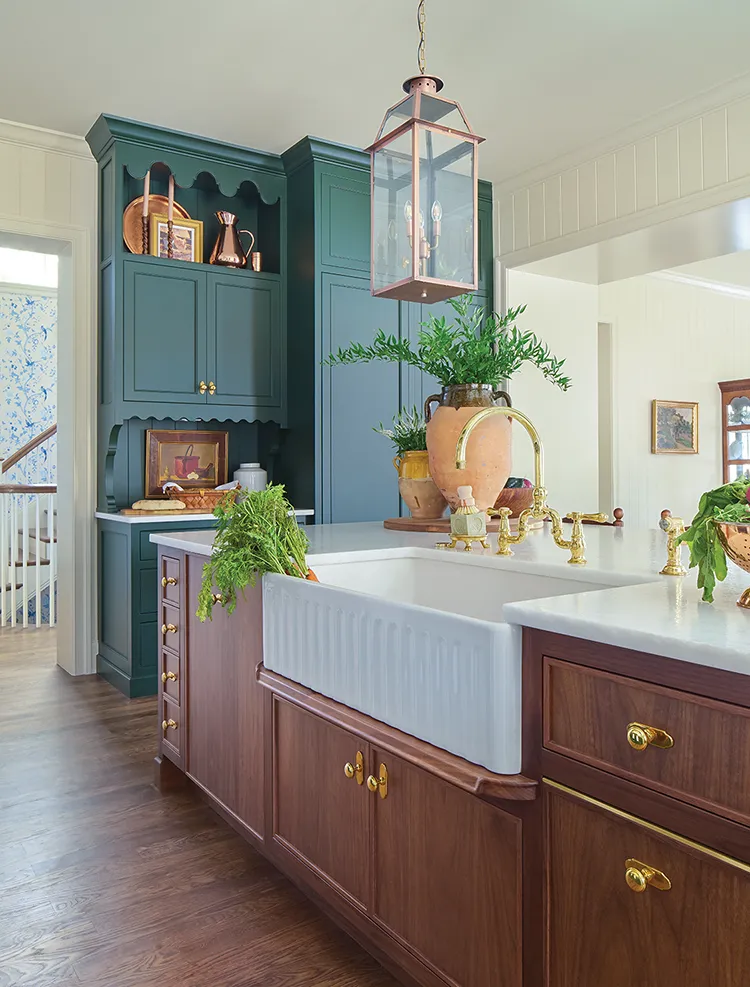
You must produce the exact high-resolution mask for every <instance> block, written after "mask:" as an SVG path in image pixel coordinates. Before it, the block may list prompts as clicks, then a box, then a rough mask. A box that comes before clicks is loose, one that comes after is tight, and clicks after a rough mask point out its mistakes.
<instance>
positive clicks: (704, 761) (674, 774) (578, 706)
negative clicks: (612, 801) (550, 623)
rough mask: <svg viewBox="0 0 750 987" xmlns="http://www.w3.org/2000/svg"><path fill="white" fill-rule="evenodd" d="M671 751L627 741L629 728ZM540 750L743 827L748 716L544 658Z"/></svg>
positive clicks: (749, 793)
mask: <svg viewBox="0 0 750 987" xmlns="http://www.w3.org/2000/svg"><path fill="white" fill-rule="evenodd" d="M633 722H635V723H641V724H645V725H648V726H651V727H656V728H658V729H660V730H664V731H666V732H667V733H668V734H669V735H670V736H671V737H672V738H673V740H674V746H673V747H671V748H669V749H660V748H658V747H655V746H651V745H649V746H648V747H646V748H645V750H642V751H639V750H635V749H634V748H632V747H631V746H630V744H629V743H628V738H627V728H628V724H629V723H633ZM544 746H545V747H546V748H547V749H548V750H550V751H555V752H557V753H558V754H564V755H566V756H568V757H573V758H576V759H577V760H579V761H583V762H584V763H586V764H591V765H593V766H594V767H598V768H603V769H604V770H605V771H609V772H611V773H613V774H616V775H620V776H621V777H623V778H627V779H629V780H631V781H636V782H638V783H639V784H642V785H647V786H648V787H650V788H653V789H655V790H656V791H659V792H663V793H665V794H667V795H674V796H676V797H677V798H680V799H683V800H684V801H687V802H692V803H694V804H695V805H699V806H701V807H703V808H706V809H710V810H711V811H713V812H717V813H720V814H721V815H724V816H727V817H728V818H731V819H737V820H739V821H740V822H748V821H750V710H747V709H745V708H743V707H740V706H732V705H730V704H729V703H722V702H717V701H715V700H712V699H704V698H702V697H700V696H693V695H690V694H688V693H683V692H677V691H675V690H674V689H666V688H664V687H662V686H656V685H650V684H646V683H642V682H636V681H635V680H633V679H628V678H624V677H621V676H618V675H612V674H610V673H609V672H601V671H597V670H595V669H590V668H584V667H582V666H580V665H574V664H572V663H570V662H564V661H558V660H556V659H552V658H545V660H544Z"/></svg>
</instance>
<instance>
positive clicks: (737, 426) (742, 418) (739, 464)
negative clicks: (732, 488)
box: [719, 378, 750, 483]
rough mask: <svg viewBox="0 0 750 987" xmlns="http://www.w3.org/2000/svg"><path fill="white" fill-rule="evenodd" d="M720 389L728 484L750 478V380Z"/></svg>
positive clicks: (730, 382)
mask: <svg viewBox="0 0 750 987" xmlns="http://www.w3.org/2000/svg"><path fill="white" fill-rule="evenodd" d="M719 390H720V391H721V455H722V461H723V463H724V483H731V482H732V481H733V480H737V479H739V478H740V477H741V476H744V477H747V478H748V479H750V378H746V379H745V380H725V381H722V382H721V383H720V384H719Z"/></svg>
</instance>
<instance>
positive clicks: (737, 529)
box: [714, 521, 750, 610]
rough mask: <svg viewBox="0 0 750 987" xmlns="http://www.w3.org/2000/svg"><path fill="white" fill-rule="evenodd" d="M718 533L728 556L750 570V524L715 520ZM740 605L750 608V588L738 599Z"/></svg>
mask: <svg viewBox="0 0 750 987" xmlns="http://www.w3.org/2000/svg"><path fill="white" fill-rule="evenodd" d="M714 524H715V525H716V534H717V535H718V536H719V541H720V542H721V547H722V548H723V549H724V551H725V552H726V553H727V557H728V558H730V559H731V560H732V562H734V564H735V565H738V566H739V567H740V569H744V570H745V572H750V524H736V523H730V522H719V521H714ZM737 606H738V607H744V608H745V609H746V610H750V588H748V589H746V590H745V592H744V593H743V594H742V596H740V598H739V600H737Z"/></svg>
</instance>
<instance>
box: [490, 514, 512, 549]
mask: <svg viewBox="0 0 750 987" xmlns="http://www.w3.org/2000/svg"><path fill="white" fill-rule="evenodd" d="M487 513H488V514H489V515H490V517H499V518H500V523H499V525H498V529H497V553H496V554H497V555H512V554H513V552H512V551H511V548H510V546H511V544H516V542H517V541H518V540H519V539H518V537H516V539H514V538H513V535H512V533H511V530H510V516H511V514H512V513H513V511H512V510H511V509H510V507H501V508H500V509H499V510H497V511H496V510H489V511H487Z"/></svg>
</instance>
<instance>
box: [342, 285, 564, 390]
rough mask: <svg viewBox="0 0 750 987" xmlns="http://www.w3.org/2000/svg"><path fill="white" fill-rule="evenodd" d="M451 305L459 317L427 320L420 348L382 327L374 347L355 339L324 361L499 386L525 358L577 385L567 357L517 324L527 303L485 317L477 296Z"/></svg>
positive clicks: (560, 381)
mask: <svg viewBox="0 0 750 987" xmlns="http://www.w3.org/2000/svg"><path fill="white" fill-rule="evenodd" d="M449 304H450V306H451V307H452V308H453V310H454V312H455V313H456V318H455V320H454V321H453V322H450V323H449V322H448V320H447V319H446V317H445V316H444V315H442V316H436V315H432V316H430V318H429V320H428V321H426V322H422V323H421V329H420V331H419V334H418V337H417V346H416V349H412V346H411V344H410V342H409V341H408V340H407V339H400V338H398V337H397V336H394V335H386V334H385V333H384V332H383V330H382V329H378V331H377V332H376V333H375V337H374V339H373V341H372V343H371V344H370V345H369V346H364V345H362V343H351V344H350V345H349V346H347V347H344V348H339V349H338V351H337V352H336V353H332V354H331V355H330V356H329V357H328V359H327V360H325V361H324V363H325V364H326V365H327V366H331V367H334V366H341V365H345V364H351V363H370V362H372V361H375V360H382V361H385V362H390V363H405V364H408V365H409V366H412V367H416V368H417V369H418V370H421V371H422V372H423V373H425V374H428V375H429V376H430V377H434V378H436V379H437V380H439V381H440V383H441V384H442V385H443V387H449V386H451V385H455V384H491V385H492V386H493V387H496V388H497V387H499V386H500V385H501V383H502V382H503V381H505V380H508V379H510V378H511V377H513V375H514V374H516V373H517V372H518V371H519V370H520V368H521V367H522V366H523V365H524V364H525V363H531V364H532V365H533V366H535V367H537V369H539V370H540V371H541V373H542V374H543V375H544V377H545V378H546V379H547V380H549V381H550V382H551V383H553V384H555V385H556V386H557V387H559V388H561V389H562V390H563V391H567V389H568V388H569V387H570V386H571V380H570V378H569V377H567V376H565V374H564V373H563V367H564V364H565V360H558V359H557V357H555V356H554V355H553V354H552V353H551V352H550V349H549V347H548V346H547V345H546V343H544V342H543V341H542V340H541V339H539V337H538V336H537V335H536V334H535V333H533V332H531V331H529V330H526V331H522V330H521V329H519V328H518V326H517V325H515V323H516V320H517V319H518V317H519V316H520V315H522V314H523V313H524V312H525V311H526V306H525V305H520V306H518V307H517V308H513V309H509V310H508V311H507V312H506V313H505V315H503V316H500V315H497V314H494V313H490V314H489V315H487V316H486V317H485V313H484V309H483V308H481V307H480V306H476V305H474V304H473V302H472V296H471V295H461V296H460V297H459V298H451V299H450V301H449Z"/></svg>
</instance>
